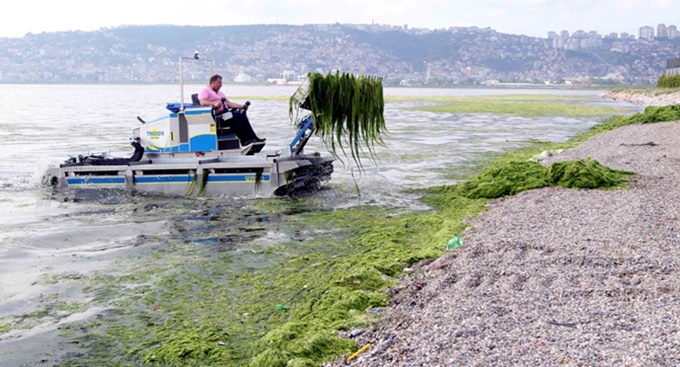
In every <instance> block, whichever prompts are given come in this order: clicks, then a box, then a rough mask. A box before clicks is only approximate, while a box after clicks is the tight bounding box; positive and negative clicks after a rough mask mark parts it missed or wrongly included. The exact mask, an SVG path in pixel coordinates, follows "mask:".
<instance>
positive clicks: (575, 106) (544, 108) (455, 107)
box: [388, 95, 630, 117]
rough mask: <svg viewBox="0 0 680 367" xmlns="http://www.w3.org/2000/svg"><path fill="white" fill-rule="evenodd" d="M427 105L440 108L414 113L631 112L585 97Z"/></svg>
mask: <svg viewBox="0 0 680 367" xmlns="http://www.w3.org/2000/svg"><path fill="white" fill-rule="evenodd" d="M388 100H392V99H388ZM403 100H408V99H403ZM427 101H428V102H435V103H436V104H435V105H428V106H418V107H412V108H410V109H412V110H418V111H426V112H435V113H492V114H500V115H515V116H522V117H535V116H572V117H594V116H609V115H617V114H624V113H626V112H628V111H629V110H630V109H627V108H620V107H610V106H597V105H590V104H587V103H585V102H587V100H586V99H585V98H584V97H583V96H577V97H574V96H557V95H504V96H473V97H470V96H449V97H431V98H428V99H427Z"/></svg>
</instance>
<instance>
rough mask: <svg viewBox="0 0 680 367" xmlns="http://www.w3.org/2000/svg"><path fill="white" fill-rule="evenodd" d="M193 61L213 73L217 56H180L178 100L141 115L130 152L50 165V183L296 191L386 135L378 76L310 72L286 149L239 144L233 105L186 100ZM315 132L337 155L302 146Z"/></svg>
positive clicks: (173, 190) (153, 189)
mask: <svg viewBox="0 0 680 367" xmlns="http://www.w3.org/2000/svg"><path fill="white" fill-rule="evenodd" d="M187 60H190V61H201V62H208V63H209V64H210V69H211V74H212V69H213V61H212V60H207V59H199V58H198V55H197V54H196V55H194V57H192V58H190V57H180V60H179V65H180V102H174V103H168V104H167V106H166V108H167V109H168V110H169V111H170V112H169V113H168V114H167V115H164V116H162V117H160V118H157V119H155V120H152V121H149V122H146V121H144V120H143V119H141V118H140V117H137V119H138V120H139V121H140V122H141V126H139V127H137V128H134V129H133V132H132V137H131V138H130V142H131V145H132V146H133V147H134V153H133V154H132V156H131V157H130V158H114V157H108V156H107V155H87V156H83V155H78V156H75V157H71V158H69V159H68V160H67V161H66V162H64V163H62V164H60V165H59V167H54V168H50V169H48V171H47V174H46V175H45V179H44V181H45V182H46V183H47V184H48V185H50V186H53V187H56V188H59V189H72V188H75V189H91V188H112V189H124V190H129V191H139V192H147V193H156V194H168V195H186V196H203V195H205V196H216V195H230V196H231V195H253V194H255V195H272V194H273V195H276V196H291V195H295V194H297V193H301V192H308V191H313V190H317V189H319V188H320V187H321V185H322V184H323V183H325V182H327V181H328V180H330V178H331V174H332V173H333V161H334V160H335V159H336V158H338V157H339V155H338V154H337V152H336V149H338V148H339V149H341V151H342V152H343V153H345V152H346V151H345V147H347V149H348V150H349V151H350V152H351V155H352V158H353V160H354V162H356V163H357V164H358V165H359V166H360V167H361V160H360V153H362V152H363V149H362V147H364V146H365V147H366V148H367V150H368V152H370V153H371V157H373V146H374V144H375V143H378V144H382V140H381V138H380V135H381V133H383V132H385V131H386V130H385V121H384V118H383V106H384V102H383V95H382V82H381V79H379V78H374V77H364V76H360V77H354V76H353V75H351V74H344V73H343V74H340V73H336V74H330V73H329V74H328V75H326V76H322V75H320V74H318V73H310V74H309V77H308V80H307V83H306V84H305V86H303V87H301V88H299V89H298V91H297V92H296V93H295V94H294V95H293V96H292V97H291V98H290V107H291V108H290V118H291V120H292V122H293V124H294V126H295V130H296V134H295V136H294V138H293V140H292V141H291V142H290V144H289V145H288V146H287V147H285V148H284V149H281V150H278V151H273V152H267V151H263V148H264V145H265V143H264V142H259V141H258V142H254V143H251V144H248V145H245V146H244V145H241V143H240V141H239V139H238V138H237V137H236V135H235V134H234V133H233V132H232V129H231V125H230V120H231V118H232V117H233V115H232V112H235V111H228V112H226V113H223V114H219V115H215V114H214V113H213V109H212V108H211V107H210V106H201V105H200V102H199V101H198V97H197V95H196V94H194V95H192V103H185V102H184V82H183V78H182V74H183V71H182V68H183V62H185V61H187ZM246 104H249V103H248V102H246ZM294 111H295V113H294ZM301 111H304V112H303V113H301ZM238 112H239V113H242V114H245V111H244V110H240V111H238ZM315 133H316V135H318V136H319V137H320V138H321V139H322V140H323V142H324V143H325V144H326V147H327V148H328V149H329V150H330V152H331V153H332V156H322V155H321V154H320V153H313V154H306V153H305V152H304V148H305V145H306V144H307V142H308V141H309V139H310V138H311V137H312V136H313V135H315Z"/></svg>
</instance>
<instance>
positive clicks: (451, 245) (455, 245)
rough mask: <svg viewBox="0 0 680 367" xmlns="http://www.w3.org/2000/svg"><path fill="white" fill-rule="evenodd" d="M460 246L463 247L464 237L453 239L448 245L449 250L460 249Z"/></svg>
mask: <svg viewBox="0 0 680 367" xmlns="http://www.w3.org/2000/svg"><path fill="white" fill-rule="evenodd" d="M460 246H463V237H461V236H456V237H453V238H452V239H450V240H449V243H448V245H447V247H448V248H449V249H454V248H458V247H460Z"/></svg>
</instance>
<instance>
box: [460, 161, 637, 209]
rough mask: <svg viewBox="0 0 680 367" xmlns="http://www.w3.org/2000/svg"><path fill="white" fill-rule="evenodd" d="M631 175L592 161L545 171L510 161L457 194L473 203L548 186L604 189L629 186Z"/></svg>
mask: <svg viewBox="0 0 680 367" xmlns="http://www.w3.org/2000/svg"><path fill="white" fill-rule="evenodd" d="M630 175H632V173H631V172H626V171H618V170H613V169H610V168H608V167H606V166H603V165H602V164H600V163H599V162H597V161H596V160H594V159H592V158H587V159H579V160H573V161H568V162H557V163H553V164H552V165H551V166H550V167H544V166H542V165H541V164H540V163H537V162H531V161H509V162H506V163H504V164H502V165H500V166H493V167H491V168H488V169H486V170H484V171H483V172H482V174H481V175H479V176H478V177H477V178H475V179H474V180H472V181H469V182H466V183H464V184H461V185H460V187H459V188H458V190H457V191H458V192H459V193H460V194H462V195H464V196H465V197H468V198H470V199H495V198H499V197H503V196H507V195H516V194H518V193H520V192H522V191H525V190H531V189H539V188H542V187H546V186H563V187H567V188H576V189H605V188H611V187H618V186H621V185H622V184H625V183H626V182H628V176H630Z"/></svg>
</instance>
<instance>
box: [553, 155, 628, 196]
mask: <svg viewBox="0 0 680 367" xmlns="http://www.w3.org/2000/svg"><path fill="white" fill-rule="evenodd" d="M632 174H633V173H632V172H626V171H618V170H613V169H611V168H609V167H607V166H603V165H602V164H600V163H599V162H598V161H596V160H594V159H591V158H588V159H581V160H577V161H568V162H556V163H553V164H552V166H550V167H549V168H548V170H547V175H548V183H549V184H550V185H553V186H554V185H559V186H564V187H569V188H578V189H598V188H610V187H617V186H620V185H622V184H624V183H626V182H627V181H628V176H630V175H632Z"/></svg>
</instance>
